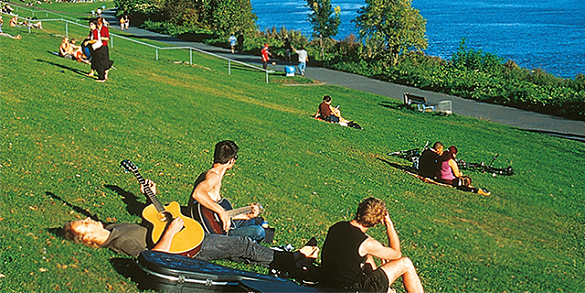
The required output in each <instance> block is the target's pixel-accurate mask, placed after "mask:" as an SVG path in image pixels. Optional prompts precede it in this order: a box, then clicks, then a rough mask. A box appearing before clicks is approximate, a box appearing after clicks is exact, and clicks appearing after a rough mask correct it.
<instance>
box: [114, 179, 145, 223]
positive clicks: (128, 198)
mask: <svg viewBox="0 0 585 293" xmlns="http://www.w3.org/2000/svg"><path fill="white" fill-rule="evenodd" d="M105 187H106V188H107V189H109V190H111V191H114V192H116V193H117V194H118V195H120V196H122V200H123V201H124V203H126V210H127V211H128V213H129V214H131V215H133V216H139V217H140V216H141V215H142V210H144V208H146V204H145V203H141V202H139V201H138V198H137V197H136V196H135V195H134V194H133V193H131V192H128V191H126V190H124V189H122V188H120V187H118V186H116V185H105Z"/></svg>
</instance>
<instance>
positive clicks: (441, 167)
mask: <svg viewBox="0 0 585 293" xmlns="http://www.w3.org/2000/svg"><path fill="white" fill-rule="evenodd" d="M457 152H458V150H457V147H455V146H450V147H449V148H447V150H445V146H444V145H443V144H442V143H441V142H438V141H437V142H435V144H434V145H433V147H432V148H428V149H425V150H424V151H423V152H422V154H421V156H420V159H419V169H418V170H419V175H421V176H424V177H427V178H430V179H433V180H436V181H438V182H440V183H444V184H448V185H451V186H453V187H456V188H457V189H460V190H463V191H470V192H475V193H478V194H481V195H486V196H487V195H490V194H491V192H489V191H488V190H486V189H485V188H475V187H473V186H471V178H469V177H468V176H464V175H463V173H461V171H460V170H459V165H457V162H456V161H455V158H456V156H457Z"/></svg>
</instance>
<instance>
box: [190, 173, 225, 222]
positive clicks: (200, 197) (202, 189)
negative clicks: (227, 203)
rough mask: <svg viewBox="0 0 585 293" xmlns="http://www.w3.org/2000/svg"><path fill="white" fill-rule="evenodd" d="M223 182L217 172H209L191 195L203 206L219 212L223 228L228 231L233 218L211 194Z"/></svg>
mask: <svg viewBox="0 0 585 293" xmlns="http://www.w3.org/2000/svg"><path fill="white" fill-rule="evenodd" d="M220 183H221V178H219V176H218V175H217V174H213V173H210V172H207V174H206V177H205V180H203V181H202V182H201V183H199V185H197V187H195V189H194V190H193V194H191V197H192V198H193V199H194V200H196V201H197V202H198V203H199V204H201V205H202V206H204V207H206V208H208V209H209V210H211V211H213V212H215V213H216V214H218V216H219V218H220V220H221V222H222V225H223V230H224V231H228V230H229V228H230V224H231V219H230V217H229V215H228V214H227V212H226V211H225V210H224V209H223V207H222V206H220V205H219V204H218V203H217V202H215V201H214V200H213V199H212V198H211V196H210V195H209V194H210V193H211V192H212V191H214V190H215V189H216V186H217V185H218V184H220Z"/></svg>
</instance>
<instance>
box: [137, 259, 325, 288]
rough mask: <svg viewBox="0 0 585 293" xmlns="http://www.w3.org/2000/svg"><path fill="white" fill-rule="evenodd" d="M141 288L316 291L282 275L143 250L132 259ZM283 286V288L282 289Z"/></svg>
mask: <svg viewBox="0 0 585 293" xmlns="http://www.w3.org/2000/svg"><path fill="white" fill-rule="evenodd" d="M136 262H137V264H138V267H139V268H140V269H141V270H142V274H141V277H140V278H139V279H138V280H137V281H138V284H139V288H140V289H141V290H148V289H150V290H155V291H164V292H317V291H313V290H315V289H314V288H309V287H304V286H300V285H298V284H297V283H295V282H293V281H291V280H288V279H283V278H277V277H273V276H269V275H263V274H257V273H252V272H246V271H241V270H236V269H232V268H228V267H224V266H221V265H217V264H214V263H210V262H207V261H202V260H197V259H194V258H189V257H186V256H182V255H177V254H168V253H164V252H158V251H152V250H148V251H144V252H142V253H141V254H140V256H139V257H138V259H137V260H136ZM282 290H285V291H282Z"/></svg>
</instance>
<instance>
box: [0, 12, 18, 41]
mask: <svg viewBox="0 0 585 293" xmlns="http://www.w3.org/2000/svg"><path fill="white" fill-rule="evenodd" d="M3 24H4V19H2V17H1V16H0V36H2V37H9V38H12V39H16V40H20V35H17V36H12V35H10V34H7V33H5V32H4V31H2V25H3Z"/></svg>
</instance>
